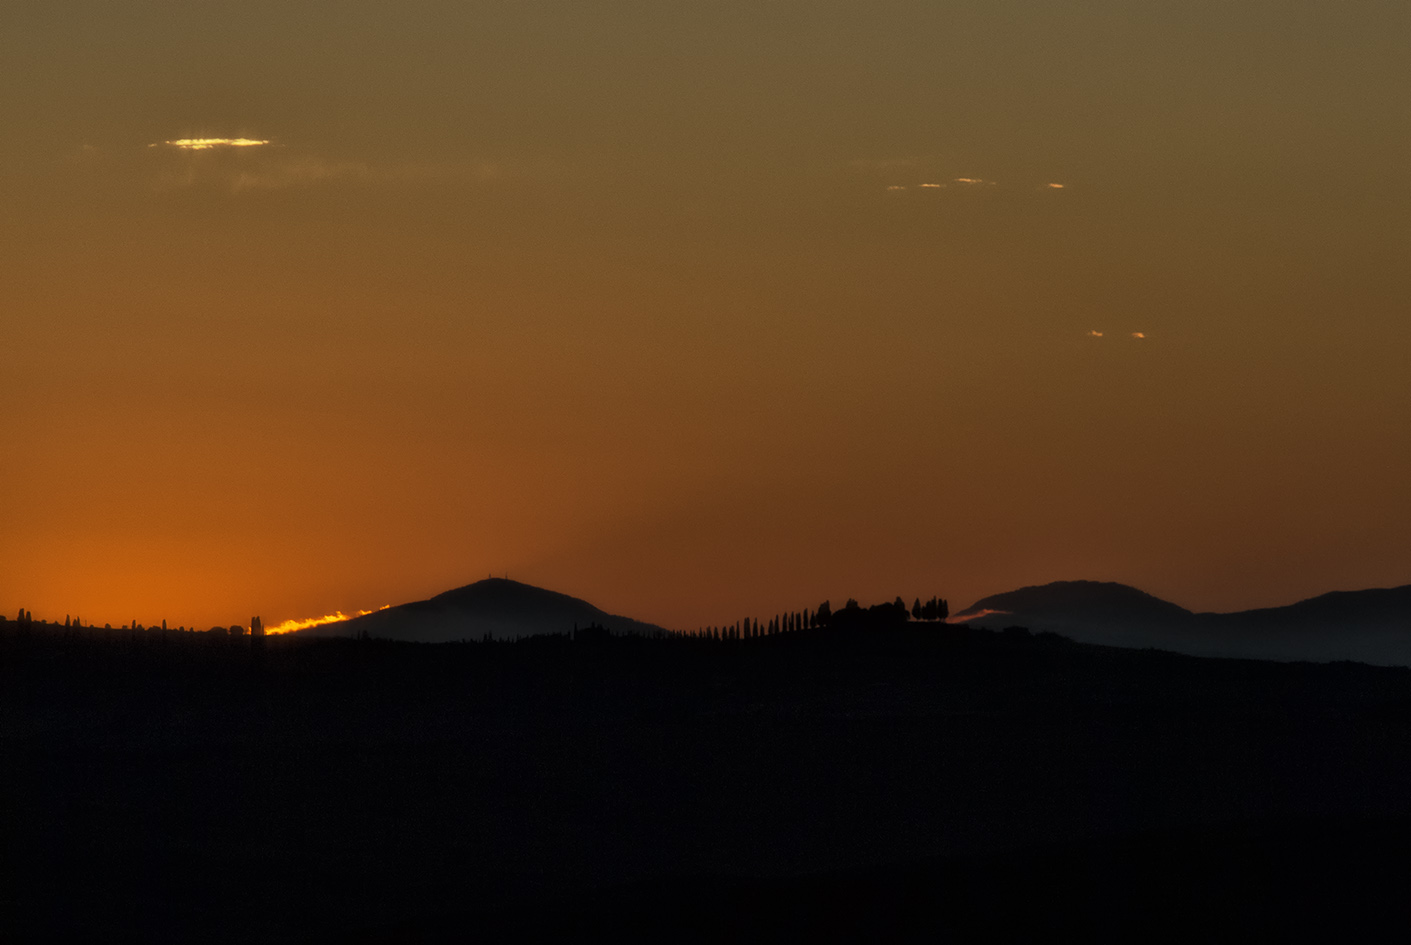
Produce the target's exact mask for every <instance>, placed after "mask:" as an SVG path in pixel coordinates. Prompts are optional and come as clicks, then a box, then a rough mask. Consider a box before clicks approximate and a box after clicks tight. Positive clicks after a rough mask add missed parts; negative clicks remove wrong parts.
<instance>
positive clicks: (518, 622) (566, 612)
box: [299, 578, 665, 643]
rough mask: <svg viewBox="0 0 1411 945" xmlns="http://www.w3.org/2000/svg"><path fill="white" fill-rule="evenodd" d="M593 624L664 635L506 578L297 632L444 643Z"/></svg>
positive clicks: (650, 626)
mask: <svg viewBox="0 0 1411 945" xmlns="http://www.w3.org/2000/svg"><path fill="white" fill-rule="evenodd" d="M594 624H596V625H597V626H600V627H606V628H607V629H608V630H610V631H612V632H613V633H616V634H643V635H653V634H659V633H664V632H665V631H664V630H662V628H661V627H658V626H655V625H654V624H649V623H644V622H642V621H640V620H633V619H632V618H630V617H620V616H617V615H616V614H609V613H607V612H606V611H603V610H599V609H598V608H597V607H594V606H593V605H592V604H590V603H588V602H587V601H585V600H579V599H578V598H576V597H570V596H568V595H567V594H560V593H557V592H556V591H548V590H545V589H543V588H542V587H534V586H533V585H531V584H521V583H520V582H519V581H511V580H508V579H506V578H487V579H485V580H483V581H476V582H475V583H474V584H468V585H466V586H465V587H458V588H456V589H455V590H453V591H446V592H445V593H444V594H437V595H436V596H435V597H432V598H431V599H429V600H422V601H415V602H413V603H410V604H400V605H398V606H396V607H389V608H388V609H386V610H379V611H377V612H376V613H372V614H367V615H366V616H362V617H356V618H354V619H352V620H346V621H343V622H341V623H332V624H324V625H322V626H318V627H310V628H309V629H307V630H301V631H299V633H300V635H303V636H323V637H334V636H338V637H343V636H358V635H359V634H363V633H366V634H367V635H368V636H370V637H375V638H378V639H384V640H404V641H410V642H418V643H446V642H450V641H454V640H481V639H484V638H485V636H486V634H489V635H490V636H491V637H492V638H493V639H496V640H516V639H520V638H522V637H532V636H541V635H545V634H557V633H564V634H566V633H570V632H572V631H573V629H574V628H575V627H579V628H586V627H588V626H590V625H594Z"/></svg>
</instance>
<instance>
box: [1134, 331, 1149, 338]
mask: <svg viewBox="0 0 1411 945" xmlns="http://www.w3.org/2000/svg"><path fill="white" fill-rule="evenodd" d="M1132 337H1133V338H1137V339H1141V338H1145V337H1146V332H1144V331H1134V332H1132Z"/></svg>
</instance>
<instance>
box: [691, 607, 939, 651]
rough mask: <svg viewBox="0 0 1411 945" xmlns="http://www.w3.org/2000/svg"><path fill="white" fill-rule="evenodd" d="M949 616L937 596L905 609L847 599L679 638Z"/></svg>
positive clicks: (745, 636) (733, 637)
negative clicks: (835, 605)
mask: <svg viewBox="0 0 1411 945" xmlns="http://www.w3.org/2000/svg"><path fill="white" fill-rule="evenodd" d="M949 616H950V605H949V604H948V603H946V601H945V600H944V599H942V598H940V597H932V598H931V599H930V600H929V601H927V602H926V603H924V604H923V603H922V602H921V598H919V597H918V598H916V600H915V602H914V603H913V604H912V605H911V607H907V606H906V602H905V601H904V600H902V599H901V598H900V597H898V598H897V599H896V600H894V601H892V602H891V603H890V604H874V605H872V606H871V607H867V608H865V609H864V608H863V607H862V606H861V605H860V604H858V602H857V601H856V600H853V599H852V598H849V599H848V601H847V603H845V604H844V605H843V607H842V609H841V610H838V611H834V610H833V608H832V604H831V603H830V602H829V601H826V600H825V601H824V602H823V603H821V604H819V605H818V607H816V608H815V609H813V610H809V609H807V608H805V609H803V610H799V611H791V612H789V613H783V614H775V615H774V616H773V617H771V618H769V619H768V620H766V621H765V622H764V623H763V624H761V623H760V622H759V620H757V619H754V618H745V619H744V620H738V621H736V622H735V623H733V624H725V625H724V626H714V625H712V626H708V627H701V628H699V629H698V630H696V631H694V632H690V633H686V634H683V635H684V636H685V637H687V638H688V639H696V640H712V641H721V642H726V643H729V642H733V641H737V640H754V639H758V638H760V637H772V636H778V635H780V634H793V633H800V632H809V631H819V630H832V631H834V632H843V633H847V632H852V631H865V630H870V629H886V628H889V627H899V626H903V625H905V624H906V623H908V622H909V621H911V620H915V621H918V622H921V621H927V622H934V621H940V620H945V619H946V618H947V617H949Z"/></svg>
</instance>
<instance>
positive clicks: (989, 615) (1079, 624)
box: [951, 581, 1411, 666]
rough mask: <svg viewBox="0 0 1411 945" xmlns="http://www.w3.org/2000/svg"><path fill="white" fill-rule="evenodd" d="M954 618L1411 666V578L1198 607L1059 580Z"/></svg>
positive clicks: (1115, 641) (1252, 653) (1216, 650)
mask: <svg viewBox="0 0 1411 945" xmlns="http://www.w3.org/2000/svg"><path fill="white" fill-rule="evenodd" d="M951 621H952V622H956V623H968V624H970V625H972V626H977V627H985V628H989V629H1000V628H1003V627H1007V626H1025V627H1028V628H1029V629H1031V630H1036V631H1039V630H1048V631H1052V632H1055V633H1060V634H1063V635H1064V636H1069V637H1072V638H1073V639H1075V640H1078V641H1080V642H1083V643H1100V644H1106V645H1111V646H1129V647H1155V648H1157V649H1163V650H1173V651H1175V652H1178V653H1189V654H1192V655H1197V656H1232V657H1247V658H1254V659H1278V660H1315V661H1328V660H1357V661H1359V662H1365V663H1375V664H1382V665H1393V666H1411V585H1403V586H1401V587H1392V588H1373V589H1370V590H1364V591H1333V592H1331V593H1328V594H1322V595H1319V596H1318V597H1312V598H1309V599H1307V600H1302V601H1299V602H1297V603H1294V604H1289V605H1287V606H1283V607H1264V608H1259V609H1256V610H1245V611H1237V612H1234V613H1193V612H1191V611H1189V610H1186V609H1185V608H1184V607H1181V606H1179V605H1177V604H1173V603H1171V602H1170V601H1165V600H1162V599H1161V598H1159V597H1155V596H1153V595H1151V594H1148V593H1146V592H1145V591H1141V590H1138V589H1137V588H1134V587H1129V586H1128V585H1125V584H1117V583H1114V582H1103V581H1055V582H1053V583H1051V584H1043V585H1036V586H1031V587H1021V588H1018V589H1017V590H1013V591H1007V592H1005V593H1003V594H992V595H990V596H989V597H985V598H982V599H980V600H978V601H976V602H975V603H974V604H972V605H971V606H969V607H967V608H966V609H965V610H962V611H960V612H959V613H957V614H955V615H953V616H952V617H951Z"/></svg>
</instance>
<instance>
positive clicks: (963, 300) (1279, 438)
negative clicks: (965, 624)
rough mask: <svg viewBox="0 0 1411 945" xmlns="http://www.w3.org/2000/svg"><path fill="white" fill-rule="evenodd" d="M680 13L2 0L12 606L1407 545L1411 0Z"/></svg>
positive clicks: (1215, 590)
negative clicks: (1404, 116) (166, 7)
mask: <svg viewBox="0 0 1411 945" xmlns="http://www.w3.org/2000/svg"><path fill="white" fill-rule="evenodd" d="M649 6H650V9H648V8H641V7H636V6H634V7H633V10H632V11H628V10H627V9H626V8H625V7H621V6H620V5H612V4H608V5H598V4H570V3H566V2H563V3H560V2H551V3H547V4H532V5H525V4H499V5H496V4H463V3H451V2H449V0H412V2H409V3H407V4H399V5H389V4H372V3H365V2H361V0H352V2H350V3H348V4H346V5H345V7H340V11H341V12H340V14H339V15H338V16H336V17H335V16H332V15H331V14H330V12H329V11H328V10H326V9H324V8H323V7H322V6H320V5H317V4H267V3H255V4H217V5H212V6H211V8H210V9H204V8H203V12H202V14H201V15H200V16H197V15H195V14H183V15H180V16H172V17H155V18H154V17H148V16H145V15H137V14H136V13H134V12H133V11H132V10H129V9H128V8H127V6H126V5H122V4H107V3H100V2H98V0H77V2H75V3H72V4H37V3H28V2H22V3H20V4H19V6H18V9H17V11H16V12H15V13H14V14H13V20H12V22H11V23H9V24H7V26H8V27H12V28H7V29H6V30H5V31H4V32H3V34H0V78H4V79H6V80H8V81H6V83H5V87H6V88H9V89H17V90H22V94H17V95H16V96H11V97H10V101H9V102H8V104H6V105H5V106H0V108H3V109H4V110H6V128H7V134H6V136H5V138H4V140H3V141H0V206H2V207H3V211H0V286H3V289H0V292H3V299H0V351H4V352H5V359H4V364H3V366H0V430H3V432H4V449H5V460H4V462H3V463H0V613H5V614H7V615H13V614H14V613H15V612H16V611H17V610H18V609H19V608H21V607H24V608H28V609H30V610H31V611H33V613H34V614H35V616H36V617H47V618H49V619H58V620H61V621H62V619H63V617H64V615H65V614H75V615H79V616H81V617H82V618H83V619H84V620H85V621H86V622H95V623H98V624H99V625H101V624H103V623H106V622H111V623H112V624H114V625H115V626H116V625H119V624H121V623H126V622H128V621H129V620H132V619H136V620H137V621H139V622H142V623H144V624H149V625H150V624H158V623H160V621H161V620H163V619H166V620H167V621H168V622H169V624H170V625H173V626H176V625H185V626H197V627H206V626H212V625H229V624H232V623H236V622H239V623H246V622H248V621H249V618H250V616H251V615H253V614H259V615H261V617H262V618H263V620H264V622H265V624H266V625H267V626H271V628H275V627H279V626H290V624H288V622H289V621H299V620H308V619H310V618H309V617H308V615H312V614H326V615H333V617H332V618H330V617H321V618H315V619H318V620H326V619H333V618H336V617H338V616H339V615H341V614H354V613H359V612H366V611H367V610H370V609H375V608H377V607H381V606H383V605H385V604H387V603H389V602H391V603H393V604H396V603H402V602H405V601H410V600H416V599H421V598H425V597H428V596H431V595H433V594H436V593H439V592H441V591H444V590H447V589H450V588H452V587H456V586H460V585H463V584H467V583H470V582H472V581H474V580H477V579H479V578H481V577H484V576H485V575H486V574H488V573H492V572H493V573H494V574H497V575H499V574H503V573H506V572H508V574H509V576H510V577H512V578H515V579H518V580H522V581H526V582H529V583H534V584H539V585H543V586H546V587H550V588H553V589H555V590H560V591H563V592H565V593H570V594H574V595H576V596H580V597H584V598H586V599H588V600H590V601H592V602H593V603H595V604H597V605H598V606H601V607H603V608H604V609H606V610H609V611H611V612H615V613H621V614H628V615H631V616H633V617H637V618H640V619H642V620H648V621H652V622H655V623H659V624H662V625H664V626H667V627H672V628H678V629H692V628H695V627H697V626H700V625H702V624H719V623H723V622H727V621H733V620H736V619H740V618H741V617H743V616H744V615H746V614H752V615H759V616H765V615H770V614H773V613H776V612H779V611H781V610H784V609H798V608H800V607H804V606H814V605H816V604H817V603H818V602H820V601H822V600H824V599H831V600H832V601H833V602H834V603H835V604H836V603H838V602H840V601H842V600H845V599H846V598H848V597H855V598H857V599H859V600H861V601H863V602H864V603H867V602H875V601H879V600H891V599H892V598H893V597H895V596H897V595H901V596H902V597H904V598H905V599H906V600H908V601H910V600H911V599H913V598H915V597H921V598H923V599H925V598H928V597H930V596H933V595H940V596H942V597H946V598H948V599H949V600H950V601H951V604H952V606H953V607H955V608H958V607H962V606H965V605H968V604H969V603H971V602H972V601H974V600H976V599H978V598H980V597H982V596H984V595H987V594H991V593H996V592H1000V591H1004V590H1009V589H1012V588H1014V587H1018V586H1021V585H1025V584H1034V583H1042V582H1046V581H1051V580H1059V579H1078V578H1087V579H1096V580H1116V581H1123V582H1126V583H1130V584H1134V585H1136V586H1138V587H1141V588H1142V589H1144V590H1147V591H1149V592H1151V593H1154V594H1157V595H1159V596H1162V597H1165V598H1168V599H1170V600H1173V601H1175V602H1177V603H1179V604H1182V605H1183V606H1186V607H1190V608H1193V609H1197V610H1200V609H1215V610H1220V609H1238V608H1242V607H1252V606H1262V605H1272V604H1281V603H1287V602H1289V601H1291V600H1294V599H1298V598H1301V597H1306V596H1311V595H1313V594H1317V593H1321V592H1324V591H1328V590H1333V589H1354V588H1361V587H1369V586H1386V585H1394V584H1404V583H1407V582H1408V581H1411V544H1408V543H1407V541H1406V539H1405V536H1406V535H1407V534H1408V533H1411V490H1407V489H1406V487H1405V484H1406V482H1407V481H1408V479H1411V438H1408V437H1407V436H1406V435H1405V431H1406V419H1407V417H1408V416H1411V381H1408V373H1407V371H1406V363H1407V352H1408V350H1411V320H1409V319H1407V318H1406V312H1407V303H1408V300H1411V269H1409V268H1408V267H1407V266H1406V265H1405V258H1406V249H1407V247H1408V246H1411V231H1408V224H1407V221H1408V220H1411V184H1409V183H1408V180H1407V178H1406V175H1405V173H1404V165H1405V156H1406V152H1405V141H1404V134H1402V133H1401V132H1400V127H1399V125H1398V123H1397V122H1396V121H1394V120H1392V118H1391V117H1389V112H1388V106H1389V104H1390V103H1392V102H1398V101H1401V100H1402V98H1403V97H1404V89H1405V87H1406V81H1407V80H1408V79H1411V76H1408V75H1407V66H1406V57H1405V55H1404V49H1403V48H1401V46H1402V44H1401V43H1400V42H1398V41H1397V37H1398V36H1404V31H1403V32H1398V31H1397V30H1396V29H1394V28H1388V24H1389V23H1396V22H1400V20H1399V19H1397V18H1398V17H1401V16H1402V14H1401V13H1400V12H1398V11H1399V10H1400V8H1399V7H1395V6H1392V5H1390V4H1389V3H1381V2H1379V0H1353V4H1352V6H1353V7H1355V8H1356V11H1357V14H1358V15H1349V14H1350V10H1349V8H1348V7H1347V6H1346V5H1337V6H1332V5H1328V4H1318V3H1314V2H1312V0H1295V2H1293V3H1292V4H1291V5H1285V8H1281V10H1282V12H1281V14H1280V17H1279V21H1278V29H1277V30H1271V29H1270V24H1271V21H1270V20H1269V16H1268V15H1267V11H1265V10H1264V9H1263V8H1262V7H1260V6H1259V5H1239V4H1235V5H1230V4H1223V5H1211V4H1207V5H1204V6H1203V7H1202V9H1203V10H1204V12H1205V14H1206V15H1203V16H1191V15H1189V11H1182V10H1179V9H1178V8H1177V7H1176V6H1173V5H1169V4H1154V5H1153V4H1148V5H1141V6H1140V8H1137V7H1134V6H1133V5H1130V4H1119V3H1115V2H1114V3H1096V4H1088V5H1083V6H1081V7H1077V6H1073V7H1071V8H1070V7H1068V6H1066V5H1053V4H1039V3H1026V2H1021V3H1019V4H1018V5H1014V4H1010V5H1005V4H1000V5H978V6H972V7H966V8H964V9H961V8H953V7H951V6H950V5H938V4H934V3H930V2H923V0H896V2H890V0H889V2H886V3H882V4H880V5H878V4H869V5H867V6H865V7H864V6H863V5H862V4H857V3H851V2H844V0H820V2H818V3H813V4H765V5H760V4H747V3H744V2H742V0H741V2H736V0H716V2H713V3H709V4H706V3H694V2H683V3H673V4H659V5H649ZM133 9H136V8H133ZM7 16H9V14H7ZM369 44H374V45H375V46H376V47H377V49H378V50H379V55H378V56H376V57H369V56H368V55H367V50H368V48H369ZM250 49H260V50H261V55H260V56H259V57H253V58H252V57H250V56H249V55H248V51H249V50H250ZM413 63H414V64H415V67H414V68H413V67H411V66H410V64H413ZM1135 64H1140V67H1139V68H1138V66H1137V65H1135ZM1138 73H1139V74H1138ZM154 142H155V143H157V144H155V145H154ZM1329 167H1336V168H1338V169H1339V172H1338V173H1337V174H1336V175H1329V174H1327V173H1326V169H1327V168H1329ZM941 182H945V183H944V184H942V183H941ZM1054 182H1062V183H1054ZM1330 324H1332V325H1336V326H1337V329H1336V331H1334V332H1330V331H1329V330H1328V328H1327V326H1328V325H1330ZM1137 339H1140V341H1141V343H1140V344H1138V343H1136V340H1137Z"/></svg>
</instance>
